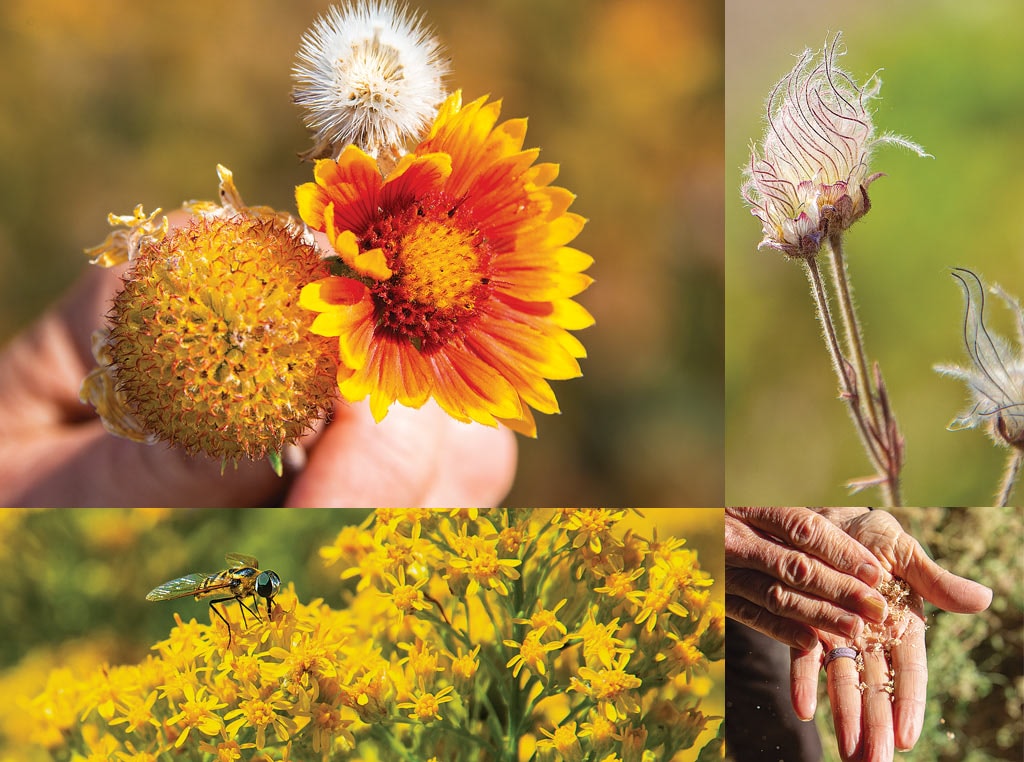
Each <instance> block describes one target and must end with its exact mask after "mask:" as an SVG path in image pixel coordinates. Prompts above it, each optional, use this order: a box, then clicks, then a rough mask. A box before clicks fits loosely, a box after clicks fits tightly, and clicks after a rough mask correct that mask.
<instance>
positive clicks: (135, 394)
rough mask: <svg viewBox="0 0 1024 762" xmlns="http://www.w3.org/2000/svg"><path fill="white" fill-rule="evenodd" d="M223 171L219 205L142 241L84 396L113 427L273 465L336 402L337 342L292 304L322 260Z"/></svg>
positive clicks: (296, 229)
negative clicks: (252, 203) (251, 202)
mask: <svg viewBox="0 0 1024 762" xmlns="http://www.w3.org/2000/svg"><path fill="white" fill-rule="evenodd" d="M221 178H222V197H223V199H224V203H225V205H223V206H221V205H215V204H207V203H197V204H192V205H191V207H190V208H191V209H192V210H193V211H194V212H196V215H195V216H194V217H193V218H192V219H191V220H190V221H189V222H188V223H187V224H185V225H184V226H183V227H180V228H177V229H175V230H172V231H170V232H166V233H165V232H163V230H164V229H161V230H159V231H157V230H155V229H154V231H155V232H152V233H151V234H141V235H140V236H138V241H137V242H135V252H134V257H133V259H132V263H131V267H130V269H129V270H128V272H127V273H126V274H125V276H124V282H123V287H122V289H121V291H120V292H119V293H118V294H117V296H116V297H115V298H114V302H113V307H112V308H111V311H110V313H109V314H108V327H107V328H106V329H104V330H103V331H100V332H98V333H97V336H96V343H95V346H94V355H95V356H96V359H97V361H98V363H99V364H100V367H99V368H97V369H96V370H94V371H93V372H92V373H90V374H89V376H88V377H87V378H86V379H85V381H84V382H83V385H82V392H81V396H82V399H83V401H88V402H91V403H92V404H93V405H94V406H95V407H96V408H97V410H98V412H99V413H100V415H101V417H102V418H103V419H104V423H105V424H106V426H107V428H108V430H110V431H111V432H113V433H115V434H119V435H121V436H126V437H128V438H131V439H134V440H136V441H145V442H149V443H152V442H155V441H164V442H167V443H169V444H172V445H177V446H180V447H182V448H184V449H185V450H186V451H187V452H188V453H190V454H196V453H204V454H206V455H210V456H213V457H219V458H222V459H224V460H225V461H235V462H237V461H238V460H239V459H240V458H241V457H243V456H244V457H247V458H250V459H254V460H256V459H260V458H263V457H268V458H270V460H271V463H272V464H273V465H274V467H275V469H278V470H279V455H280V452H281V450H282V448H283V447H284V445H285V444H288V443H291V442H293V441H295V439H296V438H297V437H298V436H299V435H301V434H302V433H303V432H304V431H305V430H307V429H308V428H309V426H310V425H311V424H312V423H313V422H314V421H316V420H317V419H319V418H320V417H322V416H323V414H324V413H325V412H326V410H327V409H328V408H329V407H330V405H331V402H332V399H333V396H334V391H333V390H334V387H335V383H336V380H335V374H336V367H335V362H334V361H333V360H331V355H332V353H331V347H332V344H333V342H331V341H330V340H329V339H324V338H322V337H319V336H316V335H315V334H312V333H311V332H310V331H309V328H310V326H311V324H312V322H313V321H312V317H313V316H312V315H311V314H310V313H309V312H308V311H307V310H304V309H302V308H301V307H300V306H299V303H298V302H299V293H300V291H301V289H302V287H303V286H304V285H306V284H307V283H309V282H311V281H314V280H317V279H318V278H322V277H324V276H325V275H326V274H327V267H326V264H325V263H324V262H323V260H322V258H321V257H320V254H319V252H318V251H317V249H316V248H315V247H314V246H313V245H312V244H311V243H309V241H308V240H307V239H306V237H305V235H304V233H303V232H302V228H301V226H299V225H298V224H297V223H295V222H294V220H292V221H289V220H288V218H287V217H282V216H281V215H278V214H277V213H275V212H273V210H268V209H265V208H259V207H254V208H249V207H246V206H245V205H244V204H243V203H242V202H241V199H240V198H239V197H238V195H237V191H235V189H234V186H233V184H232V182H231V177H230V173H228V172H227V171H226V170H224V171H223V172H222V174H221ZM136 218H139V219H145V218H143V217H142V216H141V215H140V214H137V215H136ZM122 237H123V238H124V239H125V240H129V239H132V238H133V235H132V234H130V235H127V236H122ZM107 259H108V260H114V261H116V260H117V259H118V256H117V254H116V252H114V253H112V254H110V255H109V256H107Z"/></svg>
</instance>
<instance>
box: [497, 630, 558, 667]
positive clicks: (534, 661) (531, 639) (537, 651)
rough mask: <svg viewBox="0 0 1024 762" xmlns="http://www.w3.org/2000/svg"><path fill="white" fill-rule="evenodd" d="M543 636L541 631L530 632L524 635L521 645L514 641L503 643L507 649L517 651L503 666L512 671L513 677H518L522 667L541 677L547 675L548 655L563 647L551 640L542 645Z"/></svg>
mask: <svg viewBox="0 0 1024 762" xmlns="http://www.w3.org/2000/svg"><path fill="white" fill-rule="evenodd" d="M543 634H544V632H543V630H531V631H530V632H528V633H526V637H525V638H523V642H522V643H517V642H516V641H514V640H506V641H504V643H505V645H506V646H508V647H509V648H515V649H518V653H517V654H516V655H515V656H513V657H512V658H511V659H509V660H508V663H507V664H506V665H505V666H506V667H508V668H510V669H511V670H512V676H513V677H519V672H520V671H521V670H522V669H523V667H526V668H527V669H529V670H530V671H531V672H533V673H535V674H538V675H541V676H543V675H546V674H547V659H548V654H549V653H551V652H552V651H557V650H559V649H560V648H561V647H562V646H563V645H564V642H563V641H562V640H561V639H559V640H552V641H551V642H549V643H542V642H541V637H542V636H543Z"/></svg>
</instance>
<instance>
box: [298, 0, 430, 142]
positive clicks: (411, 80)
mask: <svg viewBox="0 0 1024 762" xmlns="http://www.w3.org/2000/svg"><path fill="white" fill-rule="evenodd" d="M447 73H448V61H447V59H446V58H445V57H444V55H443V52H442V50H441V45H440V42H439V41H438V40H437V38H435V37H434V36H433V34H431V32H430V30H429V29H427V28H426V27H425V26H424V25H423V23H422V20H421V17H420V16H419V15H418V14H415V13H410V12H409V10H408V9H407V8H406V7H404V6H402V7H399V6H397V5H395V4H394V3H393V2H392V0H360V1H359V2H358V3H357V4H352V5H346V6H344V7H338V6H332V7H331V8H330V9H329V10H328V11H327V13H326V14H325V15H323V16H321V17H320V18H319V19H317V21H316V23H314V24H313V26H312V28H310V29H309V31H307V32H306V34H305V35H304V36H303V38H302V44H301V47H300V49H299V52H298V55H297V57H296V62H295V66H294V68H293V69H292V76H293V78H294V79H295V83H296V84H295V88H294V90H293V91H292V97H293V99H294V101H295V103H296V104H298V105H299V106H301V107H302V108H303V109H304V110H305V114H304V117H303V121H304V122H305V124H306V126H307V127H309V129H311V130H313V132H314V133H315V135H314V138H313V141H314V145H313V148H312V149H310V150H309V151H307V152H306V153H305V154H303V158H304V159H314V158H322V157H332V158H337V157H338V156H340V155H341V152H342V151H343V150H344V149H345V146H347V145H349V144H350V143H351V144H355V145H356V146H358V147H359V148H361V149H363V150H364V151H366V152H367V153H368V154H370V155H371V156H373V157H375V158H386V157H395V156H398V155H400V154H401V153H403V151H404V147H405V146H406V145H407V144H408V143H409V142H410V141H411V140H415V139H418V138H419V137H420V136H421V135H422V134H423V133H424V132H425V131H426V129H427V128H428V126H429V125H430V123H431V122H432V121H433V119H434V117H435V116H436V115H437V108H438V106H439V105H440V103H441V102H442V101H443V100H444V97H445V89H444V82H443V79H444V77H445V75H446V74H447Z"/></svg>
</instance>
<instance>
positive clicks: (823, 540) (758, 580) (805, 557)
mask: <svg viewBox="0 0 1024 762" xmlns="http://www.w3.org/2000/svg"><path fill="white" fill-rule="evenodd" d="M861 510H863V509H861ZM725 553H726V569H725V579H726V586H727V589H728V591H729V594H728V595H727V596H726V613H727V614H728V616H730V617H732V618H733V619H736V620H739V621H741V622H743V623H744V624H746V625H748V626H749V627H753V628H754V629H755V630H759V631H760V632H763V633H764V634H766V635H768V636H770V637H772V638H775V639H776V640H779V641H781V642H783V643H786V644H787V645H789V646H791V647H794V648H802V649H805V650H806V649H810V648H811V647H813V646H814V644H815V643H817V641H818V633H817V630H823V631H826V632H831V633H833V634H836V635H842V636H845V637H854V636H856V635H857V634H859V633H860V632H861V630H862V629H863V627H864V624H865V623H866V622H874V623H881V622H882V621H883V620H884V619H885V603H884V601H883V600H882V597H881V596H880V595H879V594H878V593H877V592H875V591H874V590H872V587H873V586H874V585H876V584H877V583H878V582H879V581H880V580H881V579H882V577H883V571H882V566H881V565H880V564H879V562H878V560H877V559H876V558H875V557H874V556H873V555H872V554H871V553H870V552H868V550H867V549H866V548H864V547H863V546H862V545H860V544H859V543H857V542H856V541H855V540H853V539H851V538H850V537H849V536H848V535H847V534H846V533H845V532H844V531H842V530H841V529H840V528H839V527H837V526H836V525H835V524H834V523H832V522H831V521H829V520H828V519H826V518H824V517H822V516H819V515H818V514H817V513H816V512H814V511H813V510H811V509H809V508H729V509H726V519H725Z"/></svg>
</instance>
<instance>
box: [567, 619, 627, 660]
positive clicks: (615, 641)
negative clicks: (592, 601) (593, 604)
mask: <svg viewBox="0 0 1024 762" xmlns="http://www.w3.org/2000/svg"><path fill="white" fill-rule="evenodd" d="M618 630H619V619H618V617H616V618H615V619H613V620H612V621H610V622H607V623H601V622H598V621H597V619H596V618H595V612H594V610H593V609H592V610H591V611H590V613H589V614H588V616H587V618H586V619H585V620H584V621H583V622H582V623H581V624H580V627H579V629H578V630H577V631H576V632H574V633H573V634H572V635H571V636H570V639H571V640H581V641H583V658H584V661H585V662H586V663H587V664H590V665H595V666H596V665H601V666H604V667H611V665H612V663H613V662H614V660H615V658H616V657H617V656H618V655H620V654H628V653H629V649H628V648H624V647H623V646H624V645H625V642H624V641H623V640H622V639H621V638H618V637H616V635H615V634H616V633H617V632H618Z"/></svg>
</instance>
